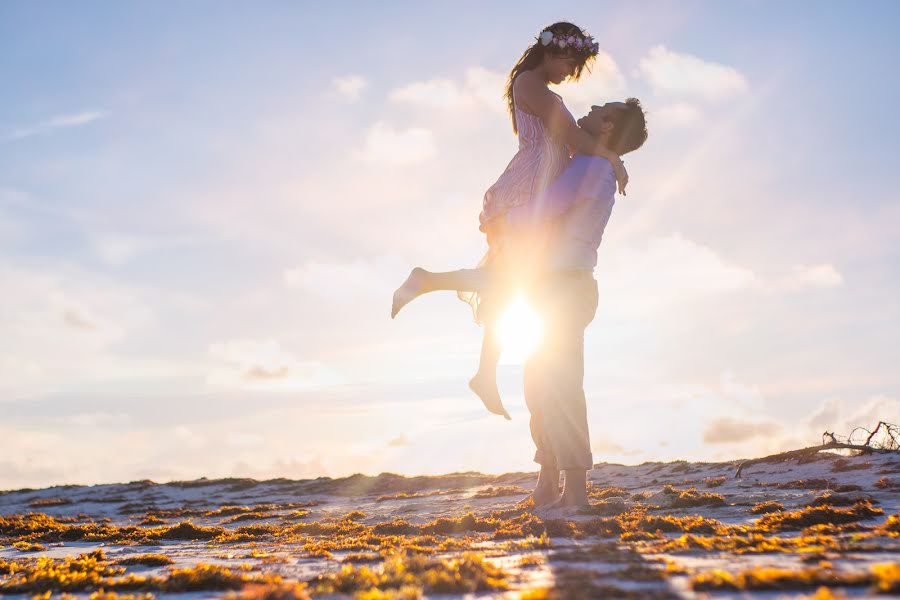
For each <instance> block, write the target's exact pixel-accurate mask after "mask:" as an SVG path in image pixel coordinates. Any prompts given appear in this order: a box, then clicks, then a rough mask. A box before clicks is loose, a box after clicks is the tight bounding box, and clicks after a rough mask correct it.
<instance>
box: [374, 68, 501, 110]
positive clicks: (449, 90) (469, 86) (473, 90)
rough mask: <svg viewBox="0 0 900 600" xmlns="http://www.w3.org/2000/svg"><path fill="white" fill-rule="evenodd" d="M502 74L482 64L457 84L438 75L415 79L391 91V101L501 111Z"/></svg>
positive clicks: (414, 104) (424, 105)
mask: <svg viewBox="0 0 900 600" xmlns="http://www.w3.org/2000/svg"><path fill="white" fill-rule="evenodd" d="M504 84H505V76H504V75H503V74H502V73H498V72H495V71H490V70H488V69H485V68H483V67H470V68H469V69H467V70H466V74H465V79H464V81H463V82H461V83H457V82H456V81H453V80H452V79H447V78H437V79H429V80H428V81H416V82H413V83H410V84H407V85H405V86H403V87H400V88H397V89H395V90H393V91H392V92H391V93H390V99H391V100H392V101H393V102H398V103H403V104H409V105H412V106H418V107H421V108H433V109H443V110H451V109H452V110H465V109H478V108H487V109H489V110H493V111H496V112H503V110H505V108H504V106H505V105H504V101H503V90H504Z"/></svg>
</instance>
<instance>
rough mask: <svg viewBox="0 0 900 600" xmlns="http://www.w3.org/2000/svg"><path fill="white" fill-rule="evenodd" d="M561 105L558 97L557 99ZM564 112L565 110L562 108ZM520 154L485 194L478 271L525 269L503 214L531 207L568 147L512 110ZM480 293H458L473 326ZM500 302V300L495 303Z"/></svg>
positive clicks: (562, 164) (532, 118)
mask: <svg viewBox="0 0 900 600" xmlns="http://www.w3.org/2000/svg"><path fill="white" fill-rule="evenodd" d="M556 98H557V100H558V101H559V103H560V104H561V105H562V104H563V102H562V98H561V97H559V96H558V95H557V96H556ZM563 108H565V105H563ZM514 110H515V114H516V128H517V130H518V137H519V150H518V152H516V154H515V156H513V158H512V160H511V161H510V162H509V164H508V165H507V166H506V169H505V170H504V171H503V173H502V174H501V175H500V177H499V178H498V179H497V181H496V182H495V183H494V184H493V185H492V186H491V187H490V188H488V190H487V192H485V194H484V202H483V205H482V210H481V214H480V215H479V217H478V220H479V229H480V230H481V231H483V232H484V233H485V235H486V236H487V243H488V251H487V253H485V255H484V256H483V257H482V259H481V260H480V261H479V263H478V267H479V268H488V269H491V270H492V271H494V272H496V273H498V274H500V275H503V276H506V277H507V278H508V279H513V278H515V276H516V273H517V272H518V270H519V269H520V268H522V267H523V266H527V265H525V264H524V262H523V259H524V257H523V256H522V255H521V254H522V253H521V249H522V246H521V245H520V244H516V243H513V239H512V237H513V236H512V234H511V231H510V229H509V228H508V227H507V226H506V225H507V222H506V215H507V213H508V212H509V210H510V209H512V208H515V207H517V206H521V205H523V204H526V203H528V202H531V201H532V200H533V199H534V198H535V197H536V196H537V195H538V194H540V193H541V192H543V191H544V189H546V187H547V186H548V185H550V183H551V182H552V181H553V180H554V179H556V178H557V177H558V176H559V175H560V174H561V173H562V172H563V171H564V170H565V168H566V166H567V165H568V163H569V151H568V148H567V146H566V145H565V144H564V143H562V142H561V141H559V140H557V139H556V138H554V137H552V136H551V135H550V132H549V131H548V130H547V128H546V127H545V126H544V122H543V121H541V119H540V117H537V116H536V115H533V114H531V113H527V112H525V111H523V110H520V109H519V107H518V106H515V107H514ZM482 296H483V292H460V293H459V297H460V299H461V300H463V301H464V302H468V303H469V304H470V305H471V306H472V309H473V311H474V314H475V319H476V321H478V322H479V323H480V322H483V320H484V318H485V315H484V314H482V312H483V311H481V310H479V307H480V305H481V304H482V299H483V298H482ZM498 302H499V301H498Z"/></svg>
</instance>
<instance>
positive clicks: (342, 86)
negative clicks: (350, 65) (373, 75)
mask: <svg viewBox="0 0 900 600" xmlns="http://www.w3.org/2000/svg"><path fill="white" fill-rule="evenodd" d="M331 84H332V85H333V86H334V89H335V91H337V93H339V94H340V95H341V96H343V97H344V98H345V99H346V100H347V101H348V102H358V101H359V99H360V98H361V97H362V91H363V90H364V89H365V88H366V87H367V86H368V85H369V82H368V81H366V79H365V78H364V77H362V76H361V75H345V76H344V77H335V78H334V79H332V80H331Z"/></svg>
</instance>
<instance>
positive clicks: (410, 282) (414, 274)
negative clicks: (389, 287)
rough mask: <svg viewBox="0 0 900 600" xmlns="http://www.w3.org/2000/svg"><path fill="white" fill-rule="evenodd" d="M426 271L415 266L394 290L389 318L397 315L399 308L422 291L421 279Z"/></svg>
mask: <svg viewBox="0 0 900 600" xmlns="http://www.w3.org/2000/svg"><path fill="white" fill-rule="evenodd" d="M425 274H426V271H425V269H421V268H419V267H416V268H415V269H413V270H412V271H410V272H409V277H407V278H406V281H404V282H403V285H401V286H400V287H398V288H397V291H396V292H394V302H393V304H392V305H391V318H392V319H393V318H394V317H396V316H397V313H398V312H400V309H401V308H403V307H404V306H406V305H407V304H409V303H410V302H411V301H412V300H415V299H416V297H417V296H418V295H419V294H421V293H422V280H423V279H424V278H425Z"/></svg>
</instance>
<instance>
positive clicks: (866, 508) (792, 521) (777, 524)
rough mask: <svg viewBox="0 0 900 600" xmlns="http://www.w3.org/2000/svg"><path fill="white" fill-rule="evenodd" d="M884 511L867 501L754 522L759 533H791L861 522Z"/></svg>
mask: <svg viewBox="0 0 900 600" xmlns="http://www.w3.org/2000/svg"><path fill="white" fill-rule="evenodd" d="M883 514H884V511H883V510H882V509H880V508H876V507H873V506H872V504H871V503H870V502H868V501H864V502H858V503H856V504H855V505H853V507H851V508H835V507H833V506H829V505H825V506H813V507H808V508H804V509H803V510H798V511H791V512H781V513H772V514H768V515H763V516H762V517H760V518H759V519H758V520H757V521H756V528H757V529H759V530H760V531H792V530H798V529H803V528H804V527H810V526H812V525H818V524H832V525H839V524H843V523H852V522H854V521H862V520H865V519H871V518H873V517H876V516H879V515H883Z"/></svg>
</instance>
